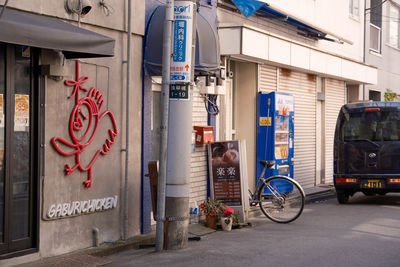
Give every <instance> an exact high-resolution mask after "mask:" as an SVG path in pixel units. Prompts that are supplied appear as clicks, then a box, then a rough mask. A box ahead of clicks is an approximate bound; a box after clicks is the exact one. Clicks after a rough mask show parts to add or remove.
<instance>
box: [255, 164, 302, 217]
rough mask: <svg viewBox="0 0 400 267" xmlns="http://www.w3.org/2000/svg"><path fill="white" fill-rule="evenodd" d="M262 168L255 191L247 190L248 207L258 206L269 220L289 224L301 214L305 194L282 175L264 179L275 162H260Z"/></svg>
mask: <svg viewBox="0 0 400 267" xmlns="http://www.w3.org/2000/svg"><path fill="white" fill-rule="evenodd" d="M260 163H261V164H262V165H263V166H264V168H263V170H262V172H261V175H260V178H259V179H258V181H257V184H256V189H255V191H254V192H252V191H251V190H250V189H249V201H250V206H257V204H259V205H260V209H261V211H262V212H263V213H264V215H265V216H266V217H267V218H269V219H270V220H272V221H274V222H277V223H289V222H292V221H294V220H296V219H297V218H298V217H299V216H300V215H301V213H302V212H303V208H304V203H305V194H304V190H303V188H302V187H301V186H300V184H299V183H298V182H296V181H295V180H293V179H291V178H289V177H287V176H282V175H275V176H270V177H268V178H264V174H265V171H266V170H267V169H271V168H273V167H274V165H275V161H273V160H271V161H268V160H260Z"/></svg>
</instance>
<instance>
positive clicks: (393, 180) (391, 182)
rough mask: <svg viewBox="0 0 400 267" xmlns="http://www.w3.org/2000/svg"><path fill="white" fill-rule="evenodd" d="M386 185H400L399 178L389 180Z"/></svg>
mask: <svg viewBox="0 0 400 267" xmlns="http://www.w3.org/2000/svg"><path fill="white" fill-rule="evenodd" d="M388 183H389V184H400V178H389V179H388Z"/></svg>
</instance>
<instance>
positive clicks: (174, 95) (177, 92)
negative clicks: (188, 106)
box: [169, 84, 189, 100]
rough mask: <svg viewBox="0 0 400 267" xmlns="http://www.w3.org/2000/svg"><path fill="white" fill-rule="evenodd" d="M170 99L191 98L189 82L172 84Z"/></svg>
mask: <svg viewBox="0 0 400 267" xmlns="http://www.w3.org/2000/svg"><path fill="white" fill-rule="evenodd" d="M169 98H170V99H186V100H187V99H189V84H171V85H170V88H169Z"/></svg>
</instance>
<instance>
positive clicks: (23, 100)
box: [14, 94, 29, 132]
mask: <svg viewBox="0 0 400 267" xmlns="http://www.w3.org/2000/svg"><path fill="white" fill-rule="evenodd" d="M14 131H15V132H26V131H29V95H19V94H16V95H15V114H14Z"/></svg>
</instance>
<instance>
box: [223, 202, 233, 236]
mask: <svg viewBox="0 0 400 267" xmlns="http://www.w3.org/2000/svg"><path fill="white" fill-rule="evenodd" d="M233 213H234V210H233V209H232V208H229V207H226V208H225V209H223V211H222V214H223V215H222V217H221V226H222V230H224V231H231V230H232V223H233V217H232V215H233Z"/></svg>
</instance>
